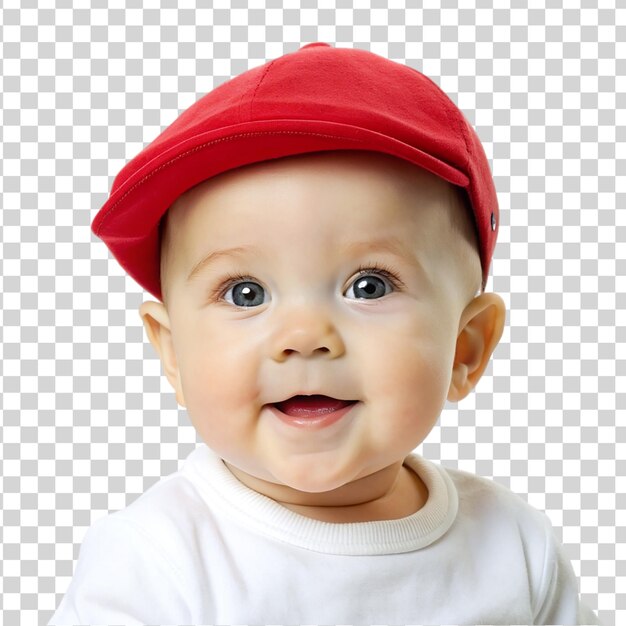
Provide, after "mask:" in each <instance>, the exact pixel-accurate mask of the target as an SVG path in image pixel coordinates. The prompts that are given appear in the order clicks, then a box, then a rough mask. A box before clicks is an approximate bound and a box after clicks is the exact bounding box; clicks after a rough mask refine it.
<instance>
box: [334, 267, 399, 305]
mask: <svg viewBox="0 0 626 626" xmlns="http://www.w3.org/2000/svg"><path fill="white" fill-rule="evenodd" d="M377 274H382V275H383V276H382V277H381V276H379V275H377ZM386 274H387V272H382V271H381V270H375V271H374V270H365V271H362V272H361V273H360V274H359V276H357V278H356V279H355V280H354V281H353V282H352V284H351V285H350V287H348V289H347V290H346V296H347V297H349V298H350V297H354V298H357V299H359V300H375V299H377V298H382V297H383V296H386V295H387V294H388V293H391V292H392V291H393V290H394V288H395V285H394V283H393V281H392V279H391V277H390V276H389V277H388V276H386ZM350 294H352V295H350Z"/></svg>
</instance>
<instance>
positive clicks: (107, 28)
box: [0, 0, 626, 626]
mask: <svg viewBox="0 0 626 626" xmlns="http://www.w3.org/2000/svg"><path fill="white" fill-rule="evenodd" d="M73 4H74V5H80V4H81V3H70V2H68V1H67V0H60V1H58V2H55V3H52V2H49V1H47V0H46V1H39V2H35V1H34V0H19V2H18V0H4V3H3V6H4V7H5V8H4V9H3V10H2V12H1V23H2V31H1V37H0V39H1V41H2V44H1V46H2V47H1V50H2V84H1V95H0V98H1V101H2V119H1V125H2V128H1V131H0V132H1V133H2V147H1V150H2V152H1V154H0V167H1V168H2V182H1V185H2V187H1V190H2V211H1V213H0V228H1V235H0V240H1V241H0V243H1V245H2V254H1V261H0V262H1V265H2V284H1V287H2V288H1V289H0V301H1V303H2V318H1V324H0V333H1V336H2V342H1V348H0V349H1V350H2V352H1V354H0V357H1V358H0V368H1V371H2V378H1V383H0V385H1V387H0V403H1V405H0V406H1V408H2V428H1V429H0V438H1V444H2V453H1V459H0V466H1V469H2V472H1V474H2V478H1V479H0V481H1V482H0V485H1V487H2V489H1V493H2V495H1V497H2V520H1V521H2V530H1V533H2V542H1V548H0V549H1V552H0V568H1V578H0V594H1V600H0V605H1V606H2V616H3V618H4V620H5V623H7V624H11V625H12V624H18V623H19V624H22V625H25V624H36V623H42V624H44V623H47V621H48V620H49V619H50V617H51V615H52V613H53V611H54V610H55V608H56V607H57V606H58V604H59V602H60V600H61V598H62V596H63V594H64V593H65V591H66V589H67V587H68V585H69V582H70V579H71V577H72V573H73V569H74V566H75V563H76V558H77V556H78V552H79V548H80V545H81V542H82V539H83V537H84V535H85V532H86V530H87V528H88V527H89V526H90V525H91V524H92V523H93V522H94V521H95V520H97V519H98V518H101V517H103V516H105V515H107V514H108V513H109V512H112V511H116V510H119V509H121V508H124V507H125V506H126V505H128V504H129V503H131V502H132V501H133V500H135V499H136V498H137V497H138V496H139V495H140V494H141V493H143V492H144V491H145V490H146V489H147V488H148V487H149V486H151V485H152V484H154V483H155V482H156V481H157V480H158V479H159V478H160V477H162V476H165V475H167V474H170V473H172V472H174V471H176V469H177V468H178V466H179V463H180V462H181V461H182V460H183V459H184V458H185V457H186V456H187V455H188V454H189V453H190V451H191V450H192V449H193V448H194V447H195V445H196V443H197V442H199V440H198V439H197V438H196V434H195V431H194V430H193V428H192V427H191V425H190V424H189V422H188V419H187V416H186V413H185V411H184V409H182V408H181V409H179V408H178V407H177V404H176V402H175V398H174V394H173V392H171V390H170V388H169V385H168V383H167V380H166V379H165V377H164V376H163V375H162V374H161V369H160V363H159V361H158V360H157V356H156V353H155V352H154V351H153V349H152V347H151V345H150V344H149V342H148V340H147V338H146V337H145V336H144V330H143V326H142V324H141V320H140V317H139V314H138V308H139V305H140V304H141V302H142V301H143V300H144V299H150V298H151V296H149V294H146V293H144V292H143V291H142V290H141V288H139V287H138V285H136V284H135V283H134V282H133V281H132V279H130V278H128V277H127V276H126V275H125V274H124V272H123V271H122V269H121V268H120V267H119V266H118V265H117V263H116V262H115V261H114V260H113V259H112V257H111V255H110V254H109V252H108V250H107V249H106V247H105V246H104V244H103V243H102V242H101V241H100V240H99V239H97V238H96V237H94V236H93V235H92V234H91V231H90V222H91V220H92V219H93V217H94V215H95V213H96V211H97V209H98V208H99V207H100V206H101V205H102V203H103V202H104V200H105V198H106V196H107V193H108V191H109V189H110V186H111V183H112V180H113V177H114V176H115V174H116V173H117V172H118V171H119V169H120V168H121V167H122V166H123V165H124V164H125V163H126V161H127V160H129V159H130V158H132V157H133V156H134V155H135V154H137V153H138V152H139V151H140V150H141V148H142V147H144V146H145V145H146V144H147V143H148V142H150V141H151V140H152V139H154V138H155V137H156V136H157V135H158V133H159V132H160V131H161V130H162V129H164V128H165V127H166V126H167V125H168V124H170V123H171V122H172V121H173V120H174V119H175V118H176V117H177V116H178V114H179V113H180V112H181V111H182V110H183V109H185V108H187V107H188V106H189V105H190V104H191V103H193V102H194V101H195V100H196V99H198V98H199V97H200V96H202V95H203V94H204V93H206V92H207V91H209V90H210V89H212V88H213V87H215V86H217V85H218V84H220V83H222V82H223V81H225V80H227V79H229V78H230V77H232V76H234V75H236V74H239V73H241V72H242V71H244V70H247V69H249V68H251V67H254V66H258V65H261V64H263V63H265V62H266V61H267V60H269V59H272V58H276V57H277V56H280V55H282V54H284V53H286V52H291V51H294V50H296V49H298V48H299V47H301V46H302V45H304V44H306V43H310V42H314V41H325V42H328V43H331V44H333V45H335V46H339V47H358V48H365V49H368V50H371V51H372V52H375V53H377V54H380V55H383V56H387V57H388V58H391V59H394V60H397V61H400V62H404V63H407V64H410V65H412V66H413V67H415V68H417V69H419V70H420V71H422V72H424V73H425V74H427V75H428V76H430V77H431V78H433V79H434V80H435V81H436V82H437V83H439V84H440V85H441V87H442V88H443V89H444V91H446V92H447V93H448V94H449V95H450V96H451V97H452V99H453V100H455V101H456V102H457V104H458V105H459V106H460V108H461V109H462V110H463V111H464V113H465V114H466V116H467V117H468V118H469V120H470V121H471V122H472V123H473V124H474V125H475V127H476V129H477V132H478V134H479V136H480V137H481V139H482V141H483V143H484V146H485V150H486V152H487V155H488V156H489V159H490V162H491V164H492V169H493V172H494V176H495V180H496V187H497V189H498V194H499V198H500V205H501V228H500V235H499V242H498V245H497V247H496V252H495V256H494V259H493V266H492V277H491V278H490V281H489V285H488V290H489V291H495V292H497V293H499V294H500V295H501V296H502V297H503V298H504V300H505V302H506V304H507V307H508V313H507V323H506V329H505V332H504V336H503V338H502V341H501V343H500V345H499V346H498V348H497V349H496V351H495V354H494V356H493V360H492V363H491V365H490V366H489V369H488V370H487V372H486V374H485V376H484V377H483V379H482V380H481V381H480V383H479V385H478V387H477V389H476V390H475V391H474V392H473V393H472V394H471V395H470V396H469V397H468V398H466V399H465V400H463V401H462V402H461V403H460V405H456V404H449V405H447V406H446V409H445V411H444V413H443V414H442V416H441V419H440V424H439V425H438V426H437V427H436V428H435V429H434V430H433V431H432V433H431V434H430V435H429V437H428V438H427V440H426V441H425V442H424V443H423V445H422V446H420V448H419V449H418V452H420V453H421V454H423V455H424V456H425V457H427V458H429V459H431V460H433V461H436V462H440V463H442V464H443V465H446V466H448V467H459V468H461V469H464V470H467V471H471V472H475V473H477V474H480V475H482V476H486V477H489V478H493V479H494V480H496V481H497V482H499V483H502V484H504V485H506V486H508V487H510V488H511V489H512V490H513V491H515V492H516V493H518V494H520V495H521V496H522V497H524V498H526V499H527V500H528V502H530V503H531V504H532V505H533V506H535V507H537V508H539V509H541V510H544V511H545V512H546V513H547V514H548V516H549V517H550V519H551V520H552V522H553V524H554V526H555V529H556V531H557V534H558V535H559V537H560V538H561V539H562V542H563V544H564V546H565V549H566V551H567V553H568V555H569V556H570V558H571V560H572V564H573V567H574V570H575V572H576V574H577V575H578V577H579V582H580V590H581V594H582V598H583V600H584V601H585V602H586V603H588V604H589V605H590V606H591V607H592V608H593V609H594V610H595V611H597V612H598V614H599V616H600V618H601V619H602V620H603V622H604V624H605V625H606V626H610V625H612V624H615V623H618V624H619V623H622V624H623V623H626V595H625V591H626V549H625V545H624V544H625V539H626V530H625V529H624V524H625V522H626V495H625V486H626V480H625V475H626V461H625V456H626V454H625V453H626V427H625V424H624V422H625V420H624V418H626V411H625V409H626V395H625V394H624V392H623V387H624V383H626V347H625V339H626V312H625V309H626V306H625V305H626V296H625V295H624V293H625V290H626V277H625V274H626V245H625V240H626V217H625V215H624V204H625V200H626V182H625V175H626V112H625V105H626V94H625V92H626V78H625V70H626V61H625V60H624V59H625V57H626V45H624V43H620V44H616V41H621V42H624V41H626V11H625V10H624V9H622V10H616V9H615V3H612V2H600V3H598V2H595V1H594V2H591V1H590V0H588V1H586V2H583V3H565V4H567V5H568V7H569V8H565V9H564V8H562V3H558V2H554V1H552V2H551V1H547V2H538V1H535V2H532V3H530V4H531V5H532V8H527V6H526V5H527V3H523V2H519V1H514V2H511V3H510V4H511V5H513V6H515V7H516V8H512V9H496V10H494V9H493V7H492V6H489V3H488V2H485V1H482V2H481V1H479V2H476V3H475V4H476V5H478V6H480V7H481V8H477V9H459V8H458V7H457V6H456V5H455V3H453V2H450V1H444V2H430V1H429V2H424V3H423V4H422V3H421V2H416V1H414V2H411V1H408V2H404V3H401V2H382V1H374V0H372V1H371V2H370V3H369V4H368V3H367V2H356V3H349V2H346V1H339V2H336V1H333V2H330V1H324V2H320V3H314V2H312V1H310V0H297V1H293V0H289V1H288V2H283V3H282V6H281V3H279V2H275V1H271V2H267V4H265V5H264V4H260V3H258V2H247V3H244V2H241V1H235V2H233V1H232V0H231V1H229V2H226V1H225V0H222V1H220V2H215V3H206V2H198V3H196V4H195V5H194V4H193V3H190V2H173V1H168V2H162V3H161V4H158V3H155V2H144V3H139V2H137V1H136V0H126V1H124V2H122V1H120V0H114V1H107V2H104V0H95V1H92V2H91V3H85V5H86V6H89V4H91V7H92V8H91V9H89V8H84V9H80V8H75V7H74V6H73ZM468 4H473V3H468ZM502 4H503V5H505V4H509V3H502ZM598 4H600V8H597V5H598ZM618 4H619V3H618ZM407 5H408V6H407ZM442 5H443V6H444V7H446V8H441V6H442ZM546 5H547V6H548V7H549V8H546ZM337 6H338V8H337ZM409 7H410V8H409ZM618 207H619V209H620V211H618ZM616 244H617V245H616ZM616 387H617V388H618V389H620V391H621V392H620V393H616ZM618 416H620V417H621V424H618V420H616V417H618Z"/></svg>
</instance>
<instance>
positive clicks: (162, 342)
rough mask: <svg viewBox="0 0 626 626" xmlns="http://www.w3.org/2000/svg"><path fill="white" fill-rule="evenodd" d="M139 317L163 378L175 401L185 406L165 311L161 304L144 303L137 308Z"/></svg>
mask: <svg viewBox="0 0 626 626" xmlns="http://www.w3.org/2000/svg"><path fill="white" fill-rule="evenodd" d="M139 315H141V319H142V320H143V325H144V327H145V329H146V334H147V335H148V339H149V340H150V343H151V344H152V346H153V347H154V349H155V350H156V352H157V354H158V355H159V358H160V359H161V365H162V366H163V371H164V373H165V376H167V380H169V382H170V385H172V387H173V389H174V392H175V393H176V401H177V402H178V404H180V405H181V406H185V397H184V395H183V388H182V385H181V381H180V371H179V369H178V363H177V360H176V353H175V351H174V343H173V341H172V332H171V323H170V317H169V314H168V312H167V309H166V308H165V306H164V305H163V304H162V303H161V302H144V303H143V304H142V305H141V306H140V307H139Z"/></svg>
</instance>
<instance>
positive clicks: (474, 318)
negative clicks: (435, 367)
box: [448, 293, 506, 402]
mask: <svg viewBox="0 0 626 626" xmlns="http://www.w3.org/2000/svg"><path fill="white" fill-rule="evenodd" d="M505 318H506V306H505V304H504V301H503V300H502V298H501V297H500V296H498V295H497V294H495V293H482V294H481V295H479V296H477V297H476V298H474V299H473V300H472V301H471V302H470V303H469V304H468V305H467V307H466V308H465V310H464V311H463V313H462V315H461V321H460V323H459V334H458V337H457V340H456V353H455V355H454V366H453V370H452V380H451V382H450V389H449V390H448V400H450V401H452V402H458V401H459V400H462V399H463V398H465V396H467V394H468V393H469V392H470V391H471V390H472V389H473V388H474V387H475V386H476V383H478V381H479V380H480V377H481V376H482V375H483V372H484V371H485V369H486V368H487V364H488V363H489V359H490V358H491V355H492V353H493V351H494V350H495V348H496V346H497V345H498V342H499V341H500V339H501V337H502V331H503V330H504V323H505Z"/></svg>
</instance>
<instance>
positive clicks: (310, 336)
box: [270, 309, 345, 363]
mask: <svg viewBox="0 0 626 626" xmlns="http://www.w3.org/2000/svg"><path fill="white" fill-rule="evenodd" d="M270 350H271V356H272V358H273V359H274V360H275V361H277V362H279V363H281V362H283V361H285V360H286V359H287V358H288V357H289V356H290V355H292V354H299V355H300V356H303V357H311V356H320V357H323V358H326V359H336V358H337V357H340V356H341V355H342V354H344V352H345V345H344V342H343V340H342V338H341V335H340V333H339V332H338V330H337V328H336V326H335V325H334V324H333V323H332V321H331V320H330V319H329V317H328V316H325V315H323V314H321V313H313V312H311V311H309V312H306V313H305V312H303V311H302V309H298V310H297V311H292V312H291V314H289V315H287V316H284V317H283V318H282V319H281V320H279V321H278V323H277V328H276V330H275V332H274V333H273V335H272V337H271V344H270Z"/></svg>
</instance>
